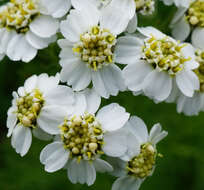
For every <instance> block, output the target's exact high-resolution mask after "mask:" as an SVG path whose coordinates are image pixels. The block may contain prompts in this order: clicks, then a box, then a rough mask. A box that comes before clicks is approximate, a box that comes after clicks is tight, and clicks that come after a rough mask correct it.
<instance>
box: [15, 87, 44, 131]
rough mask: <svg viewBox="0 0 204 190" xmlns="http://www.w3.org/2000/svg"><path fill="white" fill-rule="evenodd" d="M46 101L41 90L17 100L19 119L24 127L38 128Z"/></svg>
mask: <svg viewBox="0 0 204 190" xmlns="http://www.w3.org/2000/svg"><path fill="white" fill-rule="evenodd" d="M43 103H44V99H43V96H42V94H41V92H40V91H39V90H37V89H36V90H34V91H33V92H32V93H28V94H26V95H25V96H23V97H19V98H18V99H17V107H18V111H17V118H18V121H19V122H20V123H21V124H22V125H23V126H24V127H31V128H35V127H36V120H37V117H38V115H39V113H40V110H41V108H42V106H43Z"/></svg>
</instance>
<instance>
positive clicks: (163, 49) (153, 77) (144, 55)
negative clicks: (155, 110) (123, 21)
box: [116, 27, 199, 102]
mask: <svg viewBox="0 0 204 190" xmlns="http://www.w3.org/2000/svg"><path fill="white" fill-rule="evenodd" d="M138 31H140V33H141V34H143V35H144V39H140V38H137V37H133V36H125V37H121V38H120V39H119V40H118V45H117V47H116V62H119V63H124V64H128V65H127V66H126V67H125V68H124V70H123V74H124V78H125V81H126V85H127V86H128V88H129V89H130V90H132V91H133V92H139V91H142V92H143V93H144V94H145V95H146V96H148V97H150V98H152V99H154V100H156V102H160V101H164V100H166V99H167V98H168V97H169V96H170V94H171V93H172V91H173V88H174V86H175V85H176V86H178V88H179V89H180V91H181V92H182V93H183V94H185V95H186V96H189V97H192V96H193V93H194V91H195V90H198V89H199V80H198V78H197V76H196V75H195V73H194V72H193V71H192V70H193V69H196V68H197V67H198V63H197V62H196V60H195V55H194V49H193V47H192V46H191V45H190V44H186V43H185V44H184V43H180V42H178V41H176V40H174V39H173V38H171V37H169V36H166V35H165V34H163V33H161V32H160V31H158V30H156V29H155V28H152V27H146V28H138ZM124 49H128V52H127V53H126V54H122V51H124ZM174 81H175V82H174ZM164 87H165V88H164Z"/></svg>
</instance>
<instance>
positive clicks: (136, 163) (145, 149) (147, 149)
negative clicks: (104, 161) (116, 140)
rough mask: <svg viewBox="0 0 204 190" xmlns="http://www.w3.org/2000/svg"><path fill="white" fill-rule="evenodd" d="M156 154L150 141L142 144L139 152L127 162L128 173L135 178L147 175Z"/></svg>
mask: <svg viewBox="0 0 204 190" xmlns="http://www.w3.org/2000/svg"><path fill="white" fill-rule="evenodd" d="M156 155H157V153H156V150H155V148H154V147H153V146H152V145H151V144H150V143H146V144H143V145H142V146H141V152H140V154H139V155H138V156H136V157H134V158H133V159H132V160H131V161H129V162H128V165H127V171H128V174H129V175H132V176H134V177H137V178H145V177H147V176H149V175H150V174H151V172H152V169H153V167H154V165H155V160H156Z"/></svg>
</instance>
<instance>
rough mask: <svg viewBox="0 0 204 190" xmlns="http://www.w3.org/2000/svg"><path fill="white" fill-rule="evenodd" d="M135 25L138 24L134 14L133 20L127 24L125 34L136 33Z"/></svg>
mask: <svg viewBox="0 0 204 190" xmlns="http://www.w3.org/2000/svg"><path fill="white" fill-rule="evenodd" d="M137 24H138V20H137V14H136V13H135V14H134V16H133V18H132V19H131V20H130V22H129V23H128V26H127V29H126V30H127V32H129V33H134V32H135V31H136V29H137Z"/></svg>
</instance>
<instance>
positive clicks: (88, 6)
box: [58, 0, 129, 98]
mask: <svg viewBox="0 0 204 190" xmlns="http://www.w3.org/2000/svg"><path fill="white" fill-rule="evenodd" d="M72 4H73V6H74V8H75V9H74V10H71V11H70V14H69V15H68V17H67V19H66V20H65V21H62V22H61V25H60V29H61V32H62V34H63V35H64V37H65V38H66V39H62V40H59V41H58V44H59V46H60V47H61V48H62V51H61V53H60V58H61V60H60V65H61V66H62V70H61V73H60V75H61V81H62V82H67V84H68V85H72V87H73V89H74V90H76V91H80V90H83V89H85V88H86V87H87V86H88V85H89V84H90V83H91V81H92V83H93V87H94V89H95V90H96V91H97V93H98V94H100V95H101V96H102V97H105V98H108V97H109V96H110V95H114V96H116V95H117V94H118V92H119V91H124V90H125V89H126V86H125V85H124V79H123V77H122V72H121V70H120V68H119V67H118V66H117V65H116V64H115V53H114V48H115V45H116V42H117V35H118V34H120V33H121V32H123V31H124V29H125V28H126V26H127V24H128V21H129V20H128V19H127V18H126V17H122V15H123V13H124V11H123V12H122V11H121V10H120V9H117V8H115V9H114V10H115V11H113V9H112V7H109V6H107V7H106V8H104V9H102V10H99V9H98V8H97V7H96V5H95V4H93V3H91V2H90V1H89V0H83V2H82V1H80V0H75V1H74V2H73V3H72Z"/></svg>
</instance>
